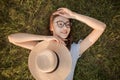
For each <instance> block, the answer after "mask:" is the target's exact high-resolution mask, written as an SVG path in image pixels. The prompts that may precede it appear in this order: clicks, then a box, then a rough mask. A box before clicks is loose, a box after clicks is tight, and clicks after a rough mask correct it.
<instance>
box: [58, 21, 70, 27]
mask: <svg viewBox="0 0 120 80" xmlns="http://www.w3.org/2000/svg"><path fill="white" fill-rule="evenodd" d="M56 23H57V25H58V27H59V28H63V27H64V25H65V27H66V28H70V27H71V23H70V22H69V21H67V22H63V21H57V22H56Z"/></svg>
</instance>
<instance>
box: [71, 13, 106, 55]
mask: <svg viewBox="0 0 120 80" xmlns="http://www.w3.org/2000/svg"><path fill="white" fill-rule="evenodd" d="M73 18H74V19H76V20H79V21H81V22H83V23H85V24H87V25H88V26H89V27H91V28H92V29H93V31H92V32H91V33H90V34H89V35H88V36H87V37H86V38H85V39H84V40H83V41H82V42H81V43H80V55H81V54H82V53H83V52H85V51H86V50H87V49H88V48H89V47H90V46H92V45H93V44H94V43H95V42H96V41H97V39H98V38H99V37H100V36H101V34H102V33H103V32H104V30H105V28H106V25H105V24H104V23H103V22H101V21H99V20H96V19H94V18H91V17H88V16H84V15H81V14H77V13H74V14H73Z"/></svg>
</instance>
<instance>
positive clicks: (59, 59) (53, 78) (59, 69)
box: [28, 41, 72, 80]
mask: <svg viewBox="0 0 120 80" xmlns="http://www.w3.org/2000/svg"><path fill="white" fill-rule="evenodd" d="M28 66H29V69H30V72H31V74H32V75H33V77H34V78H35V79H36V80H65V78H66V77H67V76H68V74H69V72H70V70H71V66H72V59H71V55H70V52H69V50H68V49H67V48H66V47H65V46H64V45H62V44H59V43H57V42H55V41H50V42H48V41H42V42H40V43H38V44H37V45H36V46H35V47H34V48H33V50H32V51H31V53H30V55H29V59H28Z"/></svg>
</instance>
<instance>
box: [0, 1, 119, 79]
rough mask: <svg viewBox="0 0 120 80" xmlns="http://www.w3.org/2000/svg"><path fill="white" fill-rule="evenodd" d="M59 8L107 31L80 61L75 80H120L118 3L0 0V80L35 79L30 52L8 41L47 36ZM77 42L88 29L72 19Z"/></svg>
mask: <svg viewBox="0 0 120 80" xmlns="http://www.w3.org/2000/svg"><path fill="white" fill-rule="evenodd" d="M59 7H67V8H69V9H71V10H73V11H75V12H78V13H80V14H84V15H87V16H91V17H94V18H96V19H98V20H101V21H103V22H104V23H105V24H106V25H107V28H106V30H105V32H104V33H103V35H102V36H101V37H100V38H99V40H98V41H97V42H96V43H95V44H94V45H93V46H92V47H90V48H89V49H88V50H87V51H86V52H85V53H84V54H83V55H82V56H81V58H80V59H79V61H78V63H77V66H76V70H75V75H74V80H120V0H56V1H55V0H0V80H34V78H33V77H32V75H31V74H30V72H29V70H28V65H27V64H28V63H27V62H28V55H29V52H30V51H29V50H27V49H23V48H21V47H18V46H15V45H13V44H11V43H9V42H8V39H7V36H8V35H9V34H12V33H17V32H25V33H33V34H41V35H49V34H50V32H49V30H48V29H49V17H50V15H51V13H52V12H54V11H55V10H56V9H57V8H59ZM72 22H73V27H72V28H73V29H72V35H73V40H74V41H75V42H77V41H78V40H79V39H84V38H85V37H86V35H88V34H89V33H90V31H91V29H90V28H89V27H88V26H87V25H85V24H83V23H81V22H79V21H76V20H73V21H72Z"/></svg>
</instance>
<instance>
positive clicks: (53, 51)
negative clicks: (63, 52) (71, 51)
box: [48, 51, 60, 73]
mask: <svg viewBox="0 0 120 80" xmlns="http://www.w3.org/2000/svg"><path fill="white" fill-rule="evenodd" d="M53 52H54V53H55V55H56V57H57V65H56V67H55V69H53V70H52V71H50V72H48V73H52V72H54V71H55V70H56V69H57V68H58V66H59V62H60V60H59V57H58V55H57V53H56V52H55V51H53Z"/></svg>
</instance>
